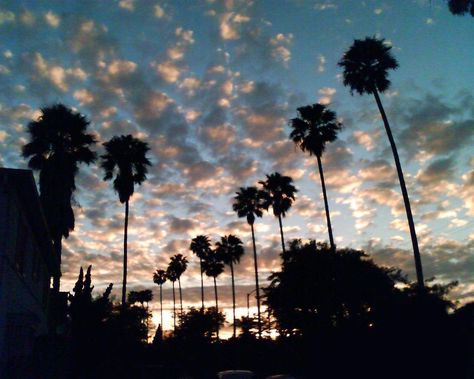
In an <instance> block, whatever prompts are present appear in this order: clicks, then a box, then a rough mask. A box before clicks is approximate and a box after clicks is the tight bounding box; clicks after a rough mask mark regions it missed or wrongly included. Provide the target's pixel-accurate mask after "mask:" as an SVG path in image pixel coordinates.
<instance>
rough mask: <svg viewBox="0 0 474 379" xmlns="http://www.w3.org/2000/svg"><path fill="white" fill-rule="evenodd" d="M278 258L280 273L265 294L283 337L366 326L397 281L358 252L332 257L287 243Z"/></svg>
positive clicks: (317, 248)
mask: <svg viewBox="0 0 474 379" xmlns="http://www.w3.org/2000/svg"><path fill="white" fill-rule="evenodd" d="M282 258H283V262H282V269H281V271H279V272H275V273H273V274H272V275H271V277H270V279H271V284H270V286H269V287H268V288H267V289H266V290H265V293H266V303H267V305H268V306H269V308H270V311H271V312H272V314H273V315H274V317H275V318H276V319H277V323H278V327H279V329H280V330H281V331H282V332H283V334H285V335H287V334H305V333H309V334H312V333H314V332H316V331H318V330H323V329H327V328H334V327H342V326H345V325H357V326H360V327H368V326H369V324H373V323H375V315H376V314H377V312H378V311H379V309H381V308H382V307H383V301H384V299H386V298H388V297H392V296H393V294H394V291H395V283H396V282H397V281H401V280H402V279H403V278H402V277H401V276H400V273H399V271H397V270H394V269H389V268H382V267H378V266H377V265H375V263H373V262H372V260H370V259H368V257H367V256H366V255H365V254H364V253H363V252H362V251H357V250H352V249H344V250H338V251H337V252H336V253H333V252H332V250H331V249H330V248H329V247H328V246H327V245H326V244H318V243H316V242H315V241H310V242H309V243H307V244H303V243H302V242H301V241H300V240H295V241H292V242H291V243H290V249H289V250H288V251H287V252H286V253H284V254H282Z"/></svg>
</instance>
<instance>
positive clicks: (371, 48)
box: [338, 37, 424, 288]
mask: <svg viewBox="0 0 474 379" xmlns="http://www.w3.org/2000/svg"><path fill="white" fill-rule="evenodd" d="M390 50H391V47H390V46H388V45H387V44H385V43H384V39H377V38H375V37H366V38H365V40H355V41H354V43H353V45H352V46H351V47H350V48H349V49H348V50H347V51H346V52H345V53H344V55H343V56H342V58H341V60H340V61H339V63H338V64H339V66H340V67H342V68H343V69H344V71H343V83H344V85H345V86H349V87H350V89H351V94H352V93H353V92H354V91H356V92H357V93H358V94H359V95H363V94H365V93H367V94H372V95H374V97H375V101H376V103H377V106H378V108H379V111H380V115H381V116H382V120H383V123H384V126H385V131H386V132H387V136H388V140H389V141H390V146H391V148H392V153H393V158H394V159H395V165H396V167H397V173H398V179H399V182H400V188H401V191H402V195H403V201H404V203H405V210H406V214H407V219H408V226H409V228H410V235H411V241H412V245H413V254H414V256H415V267H416V276H417V280H418V286H419V288H424V279H423V268H422V265H421V257H420V250H419V248H418V240H417V237H416V231H415V223H414V222H413V215H412V212H411V206H410V199H409V197H408V192H407V188H406V185H405V179H404V177H403V171H402V166H401V164H400V158H399V156H398V151H397V146H396V145H395V140H394V138H393V135H392V131H391V129H390V124H389V123H388V119H387V116H386V114H385V110H384V108H383V106H382V102H381V100H380V96H379V92H385V91H386V90H387V89H388V88H389V87H390V84H391V83H390V80H389V79H388V70H395V69H396V68H397V67H398V62H397V60H396V59H395V57H394V56H393V55H392V54H391V52H390Z"/></svg>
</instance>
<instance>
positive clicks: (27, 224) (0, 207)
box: [0, 168, 59, 376]
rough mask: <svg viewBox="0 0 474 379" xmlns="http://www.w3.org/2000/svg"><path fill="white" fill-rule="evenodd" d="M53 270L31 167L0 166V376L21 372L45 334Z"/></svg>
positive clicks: (56, 265) (56, 263)
mask: <svg viewBox="0 0 474 379" xmlns="http://www.w3.org/2000/svg"><path fill="white" fill-rule="evenodd" d="M58 270H59V259H57V258H56V257H55V256H54V251H53V247H52V243H51V238H50V236H49V231H48V228H47V225H46V221H45V217H44V214H43V211H42V208H41V204H40V199H39V196H38V191H37V188H36V184H35V180H34V177H33V173H32V171H31V170H17V169H8V168H0V376H1V373H2V372H5V370H8V371H9V372H12V371H13V372H18V370H20V371H21V367H22V366H24V365H25V364H27V362H28V361H29V360H30V358H31V356H32V354H33V348H34V343H35V340H36V338H37V337H39V336H42V335H45V334H47V333H48V329H49V328H48V323H49V320H48V308H49V303H50V281H51V277H52V276H53V275H54V274H55V273H57V272H58Z"/></svg>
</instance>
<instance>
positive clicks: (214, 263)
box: [202, 249, 224, 338]
mask: <svg viewBox="0 0 474 379" xmlns="http://www.w3.org/2000/svg"><path fill="white" fill-rule="evenodd" d="M202 268H203V271H204V273H205V274H206V275H207V276H210V277H212V279H213V280H214V298H215V300H216V313H219V297H218V295H217V277H218V276H219V275H220V274H222V273H223V272H224V263H223V262H222V259H221V256H220V254H218V252H217V251H216V250H212V249H211V251H210V252H209V254H207V256H206V258H205V259H204V260H203V262H202ZM216 335H217V338H219V325H217V326H216Z"/></svg>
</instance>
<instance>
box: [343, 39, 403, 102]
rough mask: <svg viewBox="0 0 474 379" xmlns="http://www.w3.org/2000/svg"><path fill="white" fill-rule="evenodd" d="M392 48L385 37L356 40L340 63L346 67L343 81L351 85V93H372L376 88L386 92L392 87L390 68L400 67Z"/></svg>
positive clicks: (346, 84)
mask: <svg viewBox="0 0 474 379" xmlns="http://www.w3.org/2000/svg"><path fill="white" fill-rule="evenodd" d="M391 49H392V47H391V46H389V45H388V44H386V43H385V40H384V39H378V38H376V37H366V38H365V39H364V40H360V39H356V40H354V43H353V44H352V46H351V47H350V48H349V50H347V51H346V52H345V53H344V55H343V56H342V58H341V60H340V61H339V63H338V65H339V66H340V67H342V68H343V69H344V71H343V73H342V75H343V83H344V85H345V86H348V87H350V89H351V93H353V92H354V91H356V92H357V93H358V94H359V95H362V94H364V93H368V94H371V93H373V92H374V91H375V90H377V91H379V92H384V91H385V90H387V89H388V88H389V87H390V80H389V79H388V70H395V69H396V68H397V67H398V62H397V60H396V59H395V57H394V56H393V55H392V53H391V52H390V50H391Z"/></svg>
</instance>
